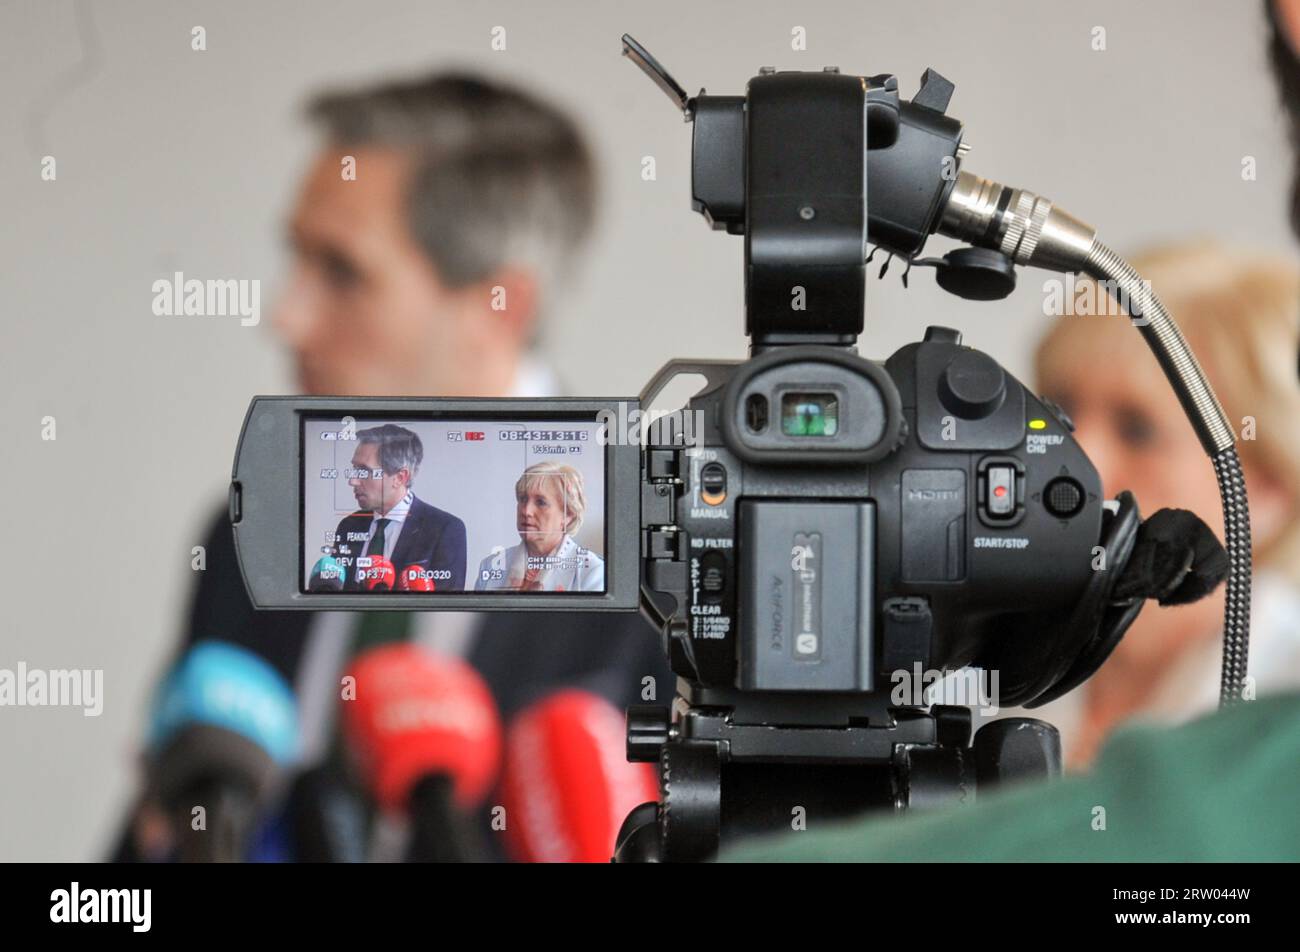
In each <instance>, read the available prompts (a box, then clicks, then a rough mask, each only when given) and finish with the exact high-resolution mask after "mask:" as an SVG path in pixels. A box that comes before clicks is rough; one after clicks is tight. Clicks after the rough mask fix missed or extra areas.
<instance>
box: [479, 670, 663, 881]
mask: <svg viewBox="0 0 1300 952" xmlns="http://www.w3.org/2000/svg"><path fill="white" fill-rule="evenodd" d="M626 745H627V736H626V722H625V719H624V716H623V714H622V713H621V712H620V711H619V710H618V709H617V708H615V707H614V706H613V705H612V704H610V703H609V702H608V701H606V700H605V699H604V698H601V697H598V696H597V695H594V694H591V693H589V692H586V691H579V690H569V691H563V692H560V693H558V694H555V695H553V696H551V697H550V698H548V699H546V700H544V701H542V702H540V703H538V704H535V705H533V706H532V707H529V708H527V709H526V710H525V711H524V712H523V713H521V714H520V715H519V716H518V717H517V718H515V720H514V721H513V722H512V723H511V725H510V728H509V730H508V731H507V733H506V752H505V766H504V769H503V771H502V784H501V786H502V802H503V804H504V805H505V808H506V841H507V844H508V846H509V848H510V853H511V855H512V857H513V858H514V859H517V860H521V861H524V862H533V863H536V862H559V863H583V862H587V863H593V862H595V863H607V862H609V860H610V857H611V856H613V855H614V841H615V839H616V837H617V835H618V830H619V826H620V825H621V824H622V822H623V818H624V817H626V816H627V815H628V813H629V812H631V810H632V809H633V808H634V807H637V806H639V805H640V804H642V803H645V802H647V801H653V800H657V799H658V798H659V787H658V780H657V778H656V775H655V771H654V768H653V767H652V766H651V765H650V764H645V763H629V762H628V760H627V746H626Z"/></svg>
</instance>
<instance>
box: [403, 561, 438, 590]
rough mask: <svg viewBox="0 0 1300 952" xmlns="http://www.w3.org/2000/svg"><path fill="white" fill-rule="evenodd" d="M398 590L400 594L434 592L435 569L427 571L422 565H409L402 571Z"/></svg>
mask: <svg viewBox="0 0 1300 952" xmlns="http://www.w3.org/2000/svg"><path fill="white" fill-rule="evenodd" d="M397 590H398V591H399V592H432V591H433V590H434V584H433V569H426V568H425V567H424V566H422V565H408V566H407V567H406V568H404V569H402V574H401V575H399V576H397Z"/></svg>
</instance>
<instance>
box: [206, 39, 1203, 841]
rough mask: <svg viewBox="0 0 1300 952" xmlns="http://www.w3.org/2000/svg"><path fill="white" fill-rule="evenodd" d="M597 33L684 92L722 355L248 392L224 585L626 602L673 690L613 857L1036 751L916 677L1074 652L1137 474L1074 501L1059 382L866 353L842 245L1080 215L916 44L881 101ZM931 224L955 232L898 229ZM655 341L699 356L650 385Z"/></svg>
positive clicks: (1101, 620)
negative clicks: (1062, 209) (729, 296)
mask: <svg viewBox="0 0 1300 952" xmlns="http://www.w3.org/2000/svg"><path fill="white" fill-rule="evenodd" d="M624 52H625V54H626V55H628V56H629V57H630V58H632V59H633V60H634V61H635V62H636V63H637V65H639V66H640V67H641V68H642V69H643V70H645V71H646V72H647V73H648V74H649V75H650V76H651V78H652V79H654V81H655V82H656V84H657V85H659V86H660V88H661V89H662V90H664V92H666V93H667V94H668V95H669V96H670V98H672V99H673V100H674V102H675V103H676V104H677V105H678V106H679V107H680V108H681V109H682V110H683V113H684V115H685V116H686V118H687V119H689V120H692V121H693V122H694V123H695V129H694V149H693V181H692V190H693V206H694V208H695V209H696V210H697V211H699V212H701V213H702V214H703V215H704V216H705V218H706V220H707V221H708V222H709V223H710V224H711V225H712V226H713V227H714V228H716V229H719V230H726V231H728V232H730V233H733V234H741V235H743V236H744V241H745V266H746V332H747V334H748V336H749V338H750V340H751V357H750V359H748V360H746V361H741V362H725V361H674V362H672V363H670V364H669V365H668V366H666V367H665V368H664V369H663V370H662V371H661V372H660V373H659V374H658V375H657V376H656V378H655V379H654V380H653V381H651V382H650V383H649V384H648V385H647V386H646V387H645V389H644V390H643V391H642V392H641V394H640V395H639V397H627V398H612V399H550V400H548V399H539V400H496V399H487V400H464V399H433V398H431V399H386V398H379V399H363V398H352V399H349V398H294V397H258V398H255V399H254V400H253V403H252V405H251V406H250V409H249V412H248V416H247V419H246V421H245V425H244V429H243V433H242V435H241V438H240V446H239V449H238V452H237V456H236V462H235V468H234V477H233V483H232V487H231V520H232V522H233V524H234V533H235V538H236V543H237V548H238V552H239V558H240V564H241V569H242V571H243V574H244V578H245V582H246V585H247V587H248V590H249V593H250V597H251V598H252V601H253V603H254V604H255V605H256V606H257V607H259V608H275V609H292V608H298V609H315V610H341V609H347V610H392V609H404V610H443V609H450V610H461V611H464V610H486V611H517V610H527V611H559V612H572V611H637V610H640V611H641V612H643V613H644V614H645V616H646V617H647V618H649V619H650V620H651V621H652V622H653V623H654V624H655V625H656V626H657V627H658V629H659V630H660V631H661V632H662V635H663V640H664V650H665V651H666V652H667V654H668V656H669V659H670V661H671V665H672V668H673V670H674V671H675V672H676V674H677V675H678V676H679V681H678V685H677V699H676V701H675V703H674V704H673V706H672V708H671V709H670V708H669V707H667V706H656V705H646V706H640V707H635V708H632V709H631V710H630V711H629V713H628V755H629V758H631V759H634V760H645V761H652V762H657V763H658V764H659V769H660V777H661V797H660V800H659V801H658V802H656V803H648V804H645V805H644V806H643V807H641V808H638V809H637V810H636V811H634V812H633V813H632V815H631V816H629V817H628V820H627V822H626V823H625V824H624V828H623V831H622V833H621V834H620V837H619V843H618V846H617V858H619V859H621V860H695V859H703V858H707V857H709V856H711V855H713V854H714V853H715V852H716V851H717V849H718V848H719V847H720V846H722V845H725V844H727V843H729V842H731V841H733V840H735V839H738V838H741V837H744V836H748V835H751V834H754V833H761V832H774V831H779V830H788V829H790V826H791V817H792V815H795V816H797V815H798V814H799V811H805V814H806V815H812V814H816V815H817V816H819V817H822V818H825V817H828V816H844V815H850V814H855V813H859V812H862V811H864V810H868V809H873V808H876V809H906V808H912V807H921V806H930V805H934V804H939V803H949V802H969V801H970V800H972V799H973V798H974V797H975V796H976V794H977V791H978V790H980V789H983V788H985V787H986V786H990V785H996V784H999V783H1002V782H1005V781H1007V780H1011V779H1021V778H1029V777H1043V776H1050V775H1053V774H1055V773H1058V772H1059V770H1060V762H1061V758H1060V745H1059V739H1058V736H1057V734H1056V731H1055V730H1054V729H1053V728H1052V727H1051V726H1050V725H1047V724H1045V723H1043V722H1041V721H1037V720H1033V719H1029V718H1007V719H1003V720H998V721H992V722H990V723H988V724H986V725H985V726H984V727H983V728H981V729H980V730H979V732H978V733H976V734H975V735H974V739H973V743H972V731H971V727H972V715H971V710H970V706H969V704H976V703H984V702H985V701H975V700H972V701H969V702H968V705H966V706H963V705H955V704H935V703H930V697H928V696H927V695H926V694H925V691H924V690H923V688H924V687H932V686H933V683H934V682H933V679H930V678H927V677H925V675H928V674H929V673H931V672H940V673H946V672H953V671H956V670H957V669H961V668H966V667H969V666H973V667H976V668H979V669H983V670H985V671H988V672H993V673H995V674H996V675H997V680H996V682H995V683H996V686H997V689H996V691H994V692H992V693H993V695H994V696H993V697H990V698H987V699H985V700H986V701H987V702H991V703H993V704H997V705H1001V706H1008V707H1009V706H1012V705H1018V704H1029V705H1033V704H1038V703H1043V702H1045V701H1047V700H1050V699H1052V698H1054V697H1057V696H1059V695H1060V694H1062V693H1064V692H1065V691H1068V690H1069V689H1071V688H1072V687H1074V686H1076V685H1077V684H1079V683H1081V682H1082V681H1083V680H1084V679H1086V678H1087V677H1088V676H1089V675H1090V674H1091V673H1092V672H1093V671H1094V670H1095V669H1096V668H1097V666H1099V665H1100V664H1101V662H1102V661H1103V660H1104V659H1105V657H1106V656H1107V655H1108V654H1109V653H1110V651H1111V650H1112V649H1113V648H1114V646H1115V644H1116V643H1117V642H1118V640H1119V638H1120V636H1121V635H1122V634H1123V631H1124V629H1125V628H1127V626H1128V625H1129V624H1130V623H1131V622H1132V620H1133V618H1134V617H1135V616H1136V614H1137V611H1138V610H1139V608H1140V607H1141V602H1142V598H1141V597H1137V596H1134V595H1132V594H1130V595H1129V597H1126V598H1116V597H1115V586H1116V581H1117V579H1118V578H1119V577H1120V576H1121V574H1122V572H1123V569H1124V566H1125V563H1126V562H1127V560H1128V558H1129V557H1130V555H1131V554H1132V552H1133V550H1134V546H1135V544H1136V543H1137V539H1138V536H1139V533H1138V529H1139V525H1140V520H1139V517H1138V514H1137V508H1136V504H1135V502H1134V500H1133V499H1132V497H1131V496H1129V495H1128V494H1127V493H1122V494H1120V496H1119V498H1118V499H1116V500H1111V501H1106V500H1104V499H1103V497H1102V487H1101V484H1100V481H1099V478H1098V475H1097V472H1096V470H1095V469H1094V467H1093V466H1092V464H1091V463H1090V462H1089V460H1088V458H1087V457H1086V456H1085V454H1084V453H1083V451H1082V450H1081V448H1080V446H1079V444H1078V443H1077V442H1076V441H1075V439H1074V437H1073V435H1072V429H1073V427H1072V424H1071V423H1070V421H1069V419H1068V418H1067V417H1066V416H1065V414H1064V413H1063V412H1062V411H1061V410H1060V409H1059V408H1058V407H1056V406H1054V405H1052V404H1051V403H1049V402H1047V401H1044V400H1042V399H1040V398H1038V397H1036V396H1034V394H1032V393H1031V392H1030V391H1029V390H1028V389H1027V388H1026V387H1025V386H1023V385H1022V384H1021V383H1020V382H1019V381H1018V380H1016V379H1015V378H1014V377H1013V376H1012V375H1011V374H1010V373H1008V372H1007V371H1006V370H1005V369H1003V368H1002V367H1001V365H1000V364H999V363H998V362H997V361H996V360H995V359H994V358H992V357H990V356H988V355H987V354H984V353H982V352H981V351H979V350H976V349H973V348H971V347H968V346H965V345H964V344H963V343H962V341H961V337H960V335H959V334H958V333H957V332H956V331H953V330H949V329H946V328H942V327H931V328H929V329H928V330H927V331H925V334H924V339H923V340H921V341H918V342H916V343H912V344H909V345H907V346H905V347H903V348H901V349H900V350H898V351H897V352H896V353H895V354H893V355H892V356H891V357H889V358H888V359H887V360H884V361H883V362H881V361H873V360H868V359H864V358H863V357H860V356H859V355H858V354H857V352H856V349H855V344H856V341H857V337H858V335H859V333H861V331H862V328H863V315H864V307H865V297H864V294H865V292H864V285H865V274H866V269H867V262H868V260H869V258H870V256H869V255H868V254H867V252H868V248H869V246H870V245H871V244H874V245H876V246H877V247H878V248H882V249H884V250H885V251H887V252H888V253H890V254H891V255H897V256H899V257H901V258H904V259H906V261H907V264H908V267H909V268H910V267H912V266H916V265H921V266H925V265H930V266H933V267H934V268H935V269H936V272H937V277H938V280H939V284H940V285H941V286H942V287H944V288H945V289H946V290H949V291H951V292H953V293H955V294H957V295H959V296H961V297H966V298H976V299H993V298H997V297H1001V296H1004V295H1005V294H1006V293H1009V291H1010V290H1011V288H1012V287H1013V286H1014V279H1015V272H1014V265H1015V264H1024V263H1031V264H1032V263H1041V260H1042V256H1043V255H1046V256H1047V258H1048V260H1049V262H1050V259H1051V256H1052V255H1054V254H1058V253H1060V254H1064V252H1059V249H1061V248H1068V247H1069V246H1071V244H1072V243H1073V244H1074V245H1078V244H1079V243H1080V242H1082V241H1083V238H1082V237H1080V235H1078V234H1075V232H1074V231H1073V230H1072V229H1073V225H1074V223H1073V220H1072V219H1069V218H1068V216H1064V217H1062V216H1060V215H1057V216H1055V217H1051V216H1049V215H1048V212H1047V210H1045V209H1043V208H1042V207H1041V206H1040V205H1039V204H1037V203H1036V200H1035V199H1034V197H1033V196H1029V197H1028V198H1026V195H1028V193H1021V192H1017V191H1014V190H1010V189H1004V188H1002V187H1001V186H995V185H994V184H993V183H988V182H985V181H984V180H979V179H974V177H972V176H968V175H965V174H964V173H961V172H960V163H961V159H962V158H963V156H964V154H965V148H964V146H963V145H962V143H961V135H962V127H961V124H960V123H959V122H957V121H956V120H954V119H952V118H950V117H948V116H946V115H945V114H944V113H945V110H946V108H947V104H948V99H949V97H950V95H951V93H952V84H951V83H948V82H947V81H946V80H944V79H943V78H942V77H940V76H938V74H936V73H934V72H933V71H927V72H926V74H925V76H924V77H923V81H922V85H921V89H920V91H919V92H918V94H917V95H916V96H915V97H914V98H913V100H911V101H910V102H909V101H904V100H900V99H899V98H898V91H897V82H896V81H895V80H894V78H893V77H892V76H877V77H858V76H847V75H842V74H840V73H839V72H838V71H836V70H826V71H822V72H788V73H787V72H780V73H778V72H775V71H771V70H764V71H763V72H762V73H761V74H760V75H759V76H756V77H754V78H753V79H752V80H751V81H750V83H749V85H748V87H747V90H746V94H745V95H744V96H708V95H706V94H705V93H704V92H701V93H700V94H699V95H698V96H696V97H688V96H687V95H686V94H685V93H684V92H683V91H682V90H681V87H680V86H678V85H677V84H676V82H675V81H674V80H673V79H672V78H671V77H670V76H668V74H667V73H666V72H665V71H664V70H663V69H662V67H660V66H659V65H658V63H656V62H655V61H654V60H653V58H652V57H650V55H649V54H648V53H647V52H646V51H645V50H644V49H643V48H642V47H640V46H639V45H638V44H636V42H635V41H634V40H632V39H631V38H630V37H625V38H624ZM1017 209H1019V211H1018V210H1017ZM939 230H944V231H945V233H950V234H956V235H962V236H968V237H970V238H971V240H972V241H975V239H977V238H978V239H980V240H982V241H983V243H984V245H985V247H973V248H962V249H958V250H957V251H954V252H950V253H949V254H948V255H947V256H945V257H944V258H943V259H935V260H921V259H918V258H917V257H916V255H917V254H918V253H919V252H920V250H921V247H922V246H923V244H924V242H925V240H926V238H927V237H928V236H929V235H930V234H932V233H934V232H936V231H939ZM1031 245H1032V246H1035V247H1028V246H1031ZM682 374H690V375H698V376H702V377H703V378H704V381H705V382H704V385H703V386H702V388H701V389H699V391H698V392H697V393H696V394H695V395H694V396H693V397H691V398H690V399H689V401H688V402H687V403H686V404H685V405H684V406H682V407H680V408H677V409H676V410H675V411H674V412H670V413H667V414H665V415H662V416H658V417H655V416H653V415H652V414H650V413H649V408H650V407H652V406H655V405H656V404H655V400H656V398H657V397H658V396H659V395H660V394H661V393H662V392H663V390H664V388H665V387H666V385H668V384H669V383H670V382H671V381H672V380H673V379H675V378H676V377H677V376H679V375H682ZM413 447H414V448H413ZM539 513H540V514H539ZM394 523H400V524H401V529H400V535H399V536H398V537H397V542H396V544H395V546H394V545H393V544H392V543H391V540H389V539H388V538H387V537H386V535H385V533H386V532H390V531H391V527H392V526H393V524H394ZM386 526H387V528H386ZM1184 568H1185V567H1184ZM919 682H924V683H919Z"/></svg>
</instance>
